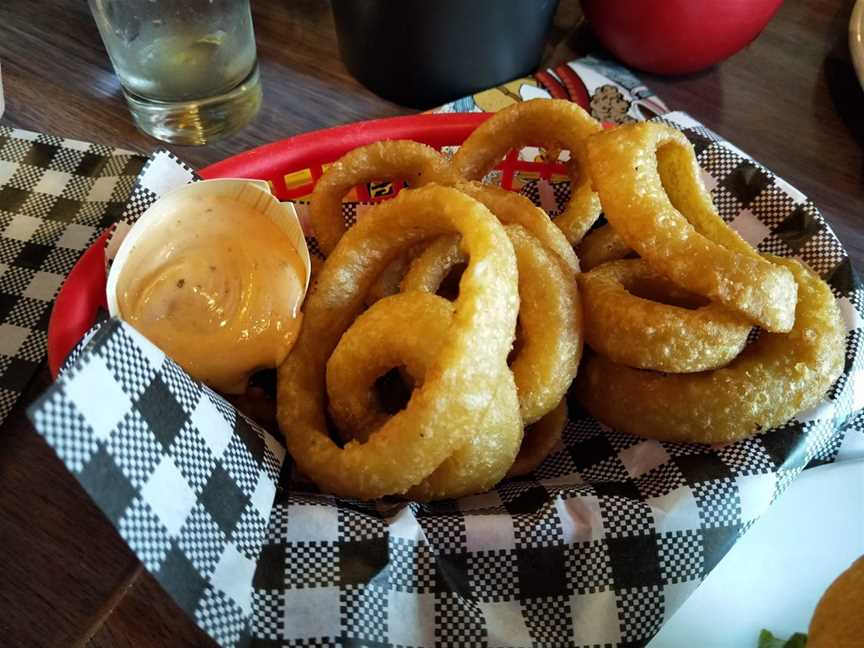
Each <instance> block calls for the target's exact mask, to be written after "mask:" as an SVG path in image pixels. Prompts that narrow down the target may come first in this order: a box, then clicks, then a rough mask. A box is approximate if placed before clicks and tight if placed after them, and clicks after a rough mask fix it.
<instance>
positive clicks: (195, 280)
mask: <svg viewBox="0 0 864 648" xmlns="http://www.w3.org/2000/svg"><path fill="white" fill-rule="evenodd" d="M305 281H306V276H305V270H304V266H303V262H302V261H301V259H300V257H299V255H298V254H297V252H296V251H295V250H294V247H293V246H292V245H291V241H290V239H289V238H288V235H287V234H286V233H285V232H284V231H283V230H282V229H281V228H280V227H279V226H278V225H276V224H275V223H274V222H273V221H272V220H270V218H268V217H267V216H265V215H264V214H261V213H260V212H258V211H256V210H255V209H253V208H252V207H250V206H249V205H246V204H244V203H241V202H239V201H236V200H231V199H227V198H225V197H224V196H214V197H206V198H190V199H188V200H186V201H183V202H180V203H178V206H177V212H176V216H173V217H171V218H169V219H166V220H164V221H163V222H162V223H161V224H160V227H159V228H154V231H153V232H148V233H146V234H145V235H142V236H141V237H140V238H139V239H138V240H137V241H136V243H135V245H134V246H133V247H132V249H131V250H130V253H129V256H128V258H127V260H126V263H125V265H124V267H123V269H122V272H121V274H120V276H119V278H118V282H117V301H118V305H119V308H120V314H121V316H122V317H123V319H125V320H126V321H128V322H129V323H130V324H132V325H133V326H134V327H135V328H136V329H138V330H139V331H140V332H141V333H142V334H143V335H144V336H145V337H147V338H148V339H149V340H150V341H152V342H153V343H154V344H156V346H158V347H159V348H160V349H162V350H163V351H164V352H165V353H167V354H168V355H169V356H170V357H171V358H173V359H174V360H175V361H176V362H177V363H178V364H179V365H180V366H181V367H183V368H184V369H185V370H186V371H187V372H188V373H189V374H190V375H191V376H193V377H195V378H197V379H199V380H201V381H203V382H205V383H207V384H208V385H210V386H211V387H213V388H214V389H216V390H217V391H221V392H223V393H228V394H237V393H242V392H244V391H245V389H246V384H247V382H248V379H249V376H250V375H251V374H252V373H253V372H254V371H257V370H259V369H265V368H270V367H275V366H278V365H280V364H281V363H282V361H283V360H284V359H285V356H286V355H288V352H289V351H290V350H291V347H292V345H293V344H294V341H295V339H296V337H297V334H298V332H299V330H300V323H301V319H302V315H301V313H300V306H301V303H302V301H303V295H304V290H305Z"/></svg>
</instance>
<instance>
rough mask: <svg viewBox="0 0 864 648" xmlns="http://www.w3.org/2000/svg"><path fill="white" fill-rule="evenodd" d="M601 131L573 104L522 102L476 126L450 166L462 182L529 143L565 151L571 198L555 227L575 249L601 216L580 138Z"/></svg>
mask: <svg viewBox="0 0 864 648" xmlns="http://www.w3.org/2000/svg"><path fill="white" fill-rule="evenodd" d="M601 129H602V127H601V125H600V123H599V122H597V121H596V120H595V119H594V118H593V117H591V116H590V115H589V114H588V113H587V112H585V111H584V110H583V109H582V108H580V107H579V106H578V105H576V104H575V103H573V102H572V101H566V100H563V99H532V100H530V101H522V102H518V103H514V104H512V105H510V106H507V107H506V108H504V109H503V110H501V111H499V112H497V113H495V115H494V116H492V117H491V118H489V119H488V120H486V121H485V122H483V123H482V124H480V126H478V127H477V129H476V130H475V131H474V132H473V133H471V135H469V136H468V139H466V140H465V141H464V142H463V143H462V146H460V147H459V149H458V150H457V151H456V155H455V156H454V158H453V164H454V166H455V167H456V169H457V171H458V172H459V173H460V174H462V176H463V177H465V178H466V179H468V180H481V179H482V178H483V177H484V176H486V174H487V173H489V172H490V171H491V170H492V169H493V168H494V167H495V165H496V164H498V162H500V161H501V158H503V157H504V156H505V155H506V154H507V152H508V151H510V150H511V149H514V148H521V147H523V146H529V145H533V146H541V147H543V148H546V149H547V150H548V149H555V150H558V149H566V150H568V151H570V160H569V161H568V163H567V167H568V170H569V174H570V178H571V194H570V200H569V201H568V203H567V206H566V207H565V208H564V210H563V211H562V212H561V214H560V215H559V216H558V218H556V219H555V224H556V225H557V226H558V227H559V228H560V229H561V231H562V232H563V233H564V236H565V237H566V238H567V240H568V241H569V242H570V244H571V245H575V244H576V243H578V242H579V241H580V240H581V239H582V237H583V236H584V235H585V233H586V232H587V231H588V230H589V229H590V228H591V226H592V225H593V224H594V222H595V221H596V220H597V218H598V217H599V216H600V201H599V200H598V198H597V194H595V193H594V190H593V189H592V187H591V180H590V178H589V175H588V173H587V172H586V171H585V156H584V148H583V147H584V142H585V139H586V138H587V137H588V136H589V135H593V134H594V133H597V132H599V131H600V130H601Z"/></svg>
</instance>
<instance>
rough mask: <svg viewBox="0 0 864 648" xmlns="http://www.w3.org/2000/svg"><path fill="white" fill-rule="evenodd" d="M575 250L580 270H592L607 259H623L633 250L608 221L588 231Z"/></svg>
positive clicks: (607, 260)
mask: <svg viewBox="0 0 864 648" xmlns="http://www.w3.org/2000/svg"><path fill="white" fill-rule="evenodd" d="M577 250H578V253H579V263H580V264H581V265H582V272H588V271H589V270H593V269H594V268H596V267H597V266H599V265H603V264H604V263H608V262H609V261H617V260H618V259H623V258H624V257H626V256H627V255H628V254H631V253H632V252H633V250H632V249H631V248H630V246H629V245H627V244H626V243H625V242H624V240H623V239H622V238H621V237H620V236H618V232H616V231H615V230H614V229H612V226H611V225H609V224H608V223H607V224H606V225H603V226H602V227H598V228H597V229H594V230H591V231H590V232H588V234H586V235H585V238H583V239H582V242H581V243H579V247H578V248H577Z"/></svg>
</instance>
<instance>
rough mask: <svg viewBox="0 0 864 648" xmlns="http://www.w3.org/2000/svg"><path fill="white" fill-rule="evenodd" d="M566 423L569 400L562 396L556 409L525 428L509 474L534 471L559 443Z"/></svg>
mask: <svg viewBox="0 0 864 648" xmlns="http://www.w3.org/2000/svg"><path fill="white" fill-rule="evenodd" d="M566 424H567V400H566V399H564V398H562V399H561V402H560V403H558V405H557V406H556V407H555V409H553V410H552V411H551V412H549V413H548V414H546V415H545V416H544V417H543V418H541V419H540V420H539V421H537V422H536V423H534V424H533V425H529V426H528V427H527V428H525V436H524V437H523V438H522V445H521V446H520V447H519V454H518V455H516V461H514V462H513V465H512V466H511V467H510V470H509V471H508V472H507V476H508V477H521V476H523V475H527V474H528V473H532V472H534V471H535V470H536V469H537V467H538V466H539V465H540V464H542V463H543V462H544V461H545V460H546V457H548V456H549V453H550V452H552V450H554V449H555V446H556V445H558V442H559V441H560V440H561V433H562V432H563V430H564V426H565V425H566Z"/></svg>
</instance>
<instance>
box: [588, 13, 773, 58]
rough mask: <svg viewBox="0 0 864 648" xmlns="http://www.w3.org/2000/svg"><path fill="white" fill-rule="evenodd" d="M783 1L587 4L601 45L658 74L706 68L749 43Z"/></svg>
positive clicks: (590, 22)
mask: <svg viewBox="0 0 864 648" xmlns="http://www.w3.org/2000/svg"><path fill="white" fill-rule="evenodd" d="M782 2H783V0H723V1H722V2H718V1H717V0H639V1H638V2H636V1H633V2H631V1H629V0H582V11H583V13H584V14H585V17H586V18H587V20H588V23H589V24H590V25H591V28H592V29H593V30H594V33H595V34H596V35H597V38H598V39H599V40H600V42H601V43H602V44H603V45H604V46H605V47H606V48H607V49H608V50H609V51H610V52H612V54H614V55H615V56H616V57H617V58H618V59H620V60H621V61H622V62H624V63H625V64H627V65H629V66H630V67H633V68H637V69H639V70H644V71H646V72H652V73H655V74H687V73H690V72H696V71H698V70H702V69H704V68H707V67H709V66H711V65H714V64H715V63H717V62H719V61H722V60H723V59H725V58H727V57H729V56H731V55H732V54H734V53H735V52H737V51H738V50H740V49H741V48H742V47H744V46H745V45H747V44H748V43H750V42H751V41H752V40H753V39H754V38H756V36H758V35H759V32H761V31H762V29H763V28H764V27H765V25H767V24H768V21H770V20H771V18H772V17H773V16H774V14H775V13H776V12H777V9H779V8H780V4H781V3H782Z"/></svg>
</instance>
